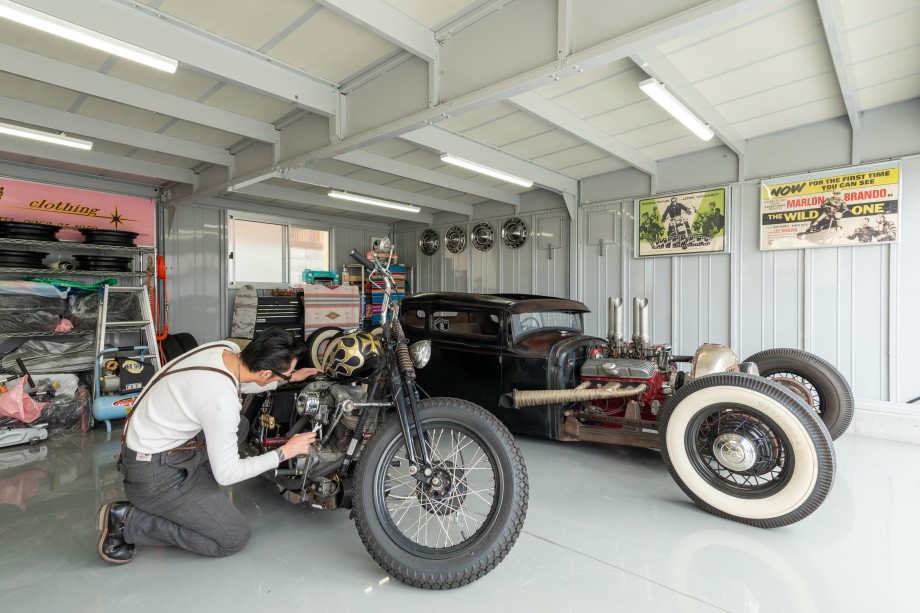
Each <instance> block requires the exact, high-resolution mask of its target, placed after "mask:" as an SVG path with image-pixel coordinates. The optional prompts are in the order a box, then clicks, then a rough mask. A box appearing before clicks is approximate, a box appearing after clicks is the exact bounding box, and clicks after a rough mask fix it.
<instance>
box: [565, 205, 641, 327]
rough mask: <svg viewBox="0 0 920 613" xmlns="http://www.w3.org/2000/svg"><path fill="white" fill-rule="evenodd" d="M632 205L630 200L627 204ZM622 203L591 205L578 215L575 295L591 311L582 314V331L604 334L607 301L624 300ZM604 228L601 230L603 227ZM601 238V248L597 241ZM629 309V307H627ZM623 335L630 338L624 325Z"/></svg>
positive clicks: (625, 301)
mask: <svg viewBox="0 0 920 613" xmlns="http://www.w3.org/2000/svg"><path fill="white" fill-rule="evenodd" d="M630 202H631V201H630ZM624 206H628V204H627V205H624V204H623V203H613V204H592V205H587V206H584V207H582V208H581V209H580V210H579V212H578V216H579V218H578V219H579V223H578V234H577V236H578V249H577V256H576V257H577V258H578V260H579V263H580V264H579V267H580V269H581V270H582V275H581V279H579V280H578V285H577V287H578V292H579V293H580V295H581V296H582V302H584V303H585V305H586V306H587V307H588V308H589V309H591V312H590V313H587V314H586V315H585V329H587V330H597V331H599V332H597V333H596V334H598V335H599V336H604V337H606V335H607V332H608V330H607V298H608V297H609V298H617V297H620V298H623V303H624V305H625V304H626V303H627V302H628V299H627V297H626V296H623V291H622V290H623V287H624V277H623V266H622V263H623V262H624V261H625V260H624V258H623V255H622V253H621V252H622V250H623V241H624V240H625V238H626V237H624V236H623V226H624V224H623V222H622V219H623V208H624ZM602 226H603V227H602ZM601 239H604V245H603V246H601V244H600V240H601ZM630 308H631V307H630ZM623 334H624V335H625V336H629V329H628V328H627V327H626V326H625V325H624V329H623Z"/></svg>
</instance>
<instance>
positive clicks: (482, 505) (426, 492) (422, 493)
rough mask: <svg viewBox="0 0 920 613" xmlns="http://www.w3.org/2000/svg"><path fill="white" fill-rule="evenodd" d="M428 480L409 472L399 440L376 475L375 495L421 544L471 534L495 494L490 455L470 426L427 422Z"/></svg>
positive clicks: (455, 541) (452, 541)
mask: <svg viewBox="0 0 920 613" xmlns="http://www.w3.org/2000/svg"><path fill="white" fill-rule="evenodd" d="M426 434H427V435H428V439H429V441H430V442H429V447H430V451H429V453H430V455H431V461H432V464H433V467H432V468H433V474H432V476H431V481H430V483H427V484H426V483H423V482H421V481H418V480H416V478H415V477H414V476H412V475H411V474H410V473H409V461H408V459H407V458H408V456H407V452H406V446H405V444H404V443H403V442H402V441H397V443H398V444H397V445H394V446H393V447H394V448H393V452H392V453H391V454H385V456H384V457H387V456H389V457H388V459H387V461H386V462H385V463H384V464H381V466H383V467H385V470H382V471H380V474H379V475H378V487H377V488H376V491H375V498H377V497H380V498H382V504H383V505H384V506H385V508H386V512H387V514H388V516H389V518H390V521H391V522H392V527H393V528H395V530H397V531H398V532H399V533H400V534H401V535H402V536H403V537H404V538H405V539H407V540H408V541H410V542H411V543H412V544H413V545H415V546H417V547H418V548H419V550H420V551H422V550H424V549H444V548H450V547H455V546H457V545H460V544H462V543H464V542H465V541H467V540H468V539H470V538H473V537H475V536H476V535H477V534H478V533H479V531H480V529H481V528H482V527H483V525H484V524H485V523H486V521H487V520H488V519H489V517H490V516H491V515H492V513H493V510H494V508H495V502H496V499H497V493H498V492H497V491H496V490H497V482H496V475H495V471H496V464H495V458H494V457H493V455H492V454H491V453H490V452H489V451H488V450H487V449H485V448H484V446H483V444H482V443H481V441H477V437H476V436H475V435H474V434H472V433H470V432H469V431H468V430H466V429H465V428H464V429H461V428H458V427H457V426H452V427H435V426H433V425H432V426H429V428H428V429H427V430H426Z"/></svg>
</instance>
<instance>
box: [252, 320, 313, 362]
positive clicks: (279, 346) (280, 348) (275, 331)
mask: <svg viewBox="0 0 920 613" xmlns="http://www.w3.org/2000/svg"><path fill="white" fill-rule="evenodd" d="M306 353H307V347H306V345H304V342H303V341H302V340H300V339H299V338H297V337H296V336H294V335H293V334H291V332H290V331H288V330H285V329H284V328H269V329H267V330H265V331H263V332H262V333H261V334H259V336H257V337H256V338H255V339H254V340H253V341H252V342H251V343H249V344H248V345H246V347H245V348H244V349H243V351H241V352H240V358H242V360H243V364H245V365H246V368H248V369H249V370H251V371H253V372H259V371H260V370H274V371H277V372H280V373H285V372H287V370H288V369H289V368H290V367H291V360H299V359H300V358H302V357H304V356H305V355H306Z"/></svg>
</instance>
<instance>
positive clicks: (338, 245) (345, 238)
mask: <svg viewBox="0 0 920 613" xmlns="http://www.w3.org/2000/svg"><path fill="white" fill-rule="evenodd" d="M332 234H333V236H332V247H331V248H330V250H331V254H332V257H331V258H330V262H329V265H330V266H332V267H333V268H334V269H335V270H338V271H339V272H341V270H342V266H343V265H344V264H349V265H351V264H357V262H356V261H355V260H354V259H353V258H352V257H351V256H350V255H348V254H349V253H351V250H352V249H354V250H355V251H357V252H358V253H360V254H361V255H365V256H366V255H367V252H368V251H370V249H371V237H372V236H386V232H383V231H381V230H376V231H375V230H368V229H365V228H356V227H354V226H336V227H335V229H334V230H333V232H332ZM400 263H402V262H400Z"/></svg>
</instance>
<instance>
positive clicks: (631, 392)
mask: <svg viewBox="0 0 920 613" xmlns="http://www.w3.org/2000/svg"><path fill="white" fill-rule="evenodd" d="M579 388H581V386H579ZM579 388H576V389H571V390H526V391H521V390H514V391H512V392H509V393H507V394H502V396H501V399H500V400H499V404H500V405H501V406H502V408H505V409H512V408H514V409H522V408H524V407H536V406H541V405H547V404H560V403H563V402H586V401H588V400H605V399H608V398H627V397H629V396H638V395H639V394H642V393H644V392H645V390H647V389H648V385H646V384H645V383H640V384H639V385H636V386H635V387H621V386H620V384H619V383H617V382H611V383H608V384H607V385H605V386H604V387H598V388H595V389H579Z"/></svg>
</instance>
